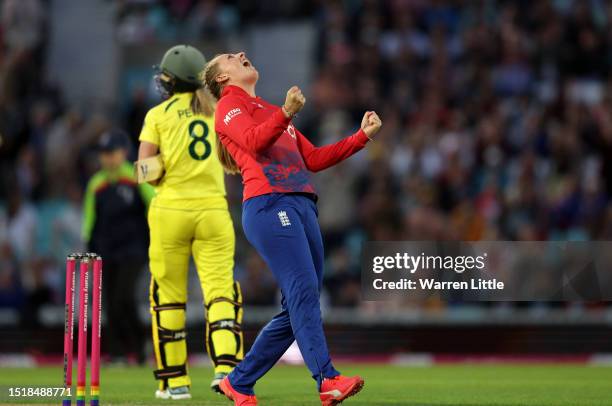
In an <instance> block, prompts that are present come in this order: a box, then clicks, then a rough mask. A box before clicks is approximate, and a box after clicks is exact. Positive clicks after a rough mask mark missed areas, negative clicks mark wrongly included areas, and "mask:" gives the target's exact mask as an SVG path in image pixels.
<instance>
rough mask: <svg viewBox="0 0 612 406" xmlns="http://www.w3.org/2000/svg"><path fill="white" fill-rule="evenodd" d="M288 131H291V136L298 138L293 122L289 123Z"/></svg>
mask: <svg viewBox="0 0 612 406" xmlns="http://www.w3.org/2000/svg"><path fill="white" fill-rule="evenodd" d="M287 132H288V133H289V135H290V136H291V138H293V139H294V140H296V139H297V137H296V136H295V127H294V126H293V124H289V125H288V126H287Z"/></svg>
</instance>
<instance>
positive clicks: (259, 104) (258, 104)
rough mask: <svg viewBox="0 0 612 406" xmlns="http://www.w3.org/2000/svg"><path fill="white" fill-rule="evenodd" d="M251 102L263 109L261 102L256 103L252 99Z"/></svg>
mask: <svg viewBox="0 0 612 406" xmlns="http://www.w3.org/2000/svg"><path fill="white" fill-rule="evenodd" d="M251 104H254V105H256V106H257V107H258V108H260V109H263V108H264V106H263V104H261V103H257V102H254V101H252V102H251Z"/></svg>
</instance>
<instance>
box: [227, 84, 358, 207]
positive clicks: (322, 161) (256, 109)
mask: <svg viewBox="0 0 612 406" xmlns="http://www.w3.org/2000/svg"><path fill="white" fill-rule="evenodd" d="M215 130H216V132H217V136H218V137H219V140H220V141H221V142H222V143H223V145H224V146H225V148H227V150H228V151H229V153H230V154H231V155H232V157H233V158H234V160H235V161H236V163H237V164H238V167H239V168H240V172H241V173H242V183H243V185H244V192H243V201H244V200H247V199H250V198H251V197H255V196H259V195H264V194H268V193H295V192H301V193H313V194H314V193H316V192H315V189H314V187H313V186H312V184H311V182H310V173H309V171H310V172H317V171H320V170H323V169H325V168H329V167H330V166H333V165H335V164H337V163H338V162H340V161H342V160H344V159H346V158H348V157H349V156H351V155H353V154H354V153H356V152H357V151H359V150H361V149H362V148H363V147H364V146H365V144H366V143H367V142H368V140H369V139H368V137H367V136H366V134H365V133H364V132H363V130H361V129H360V130H359V131H357V132H356V133H355V134H353V135H351V136H349V137H346V138H344V139H342V140H340V141H338V142H336V143H334V144H330V145H326V146H324V147H315V146H314V145H312V143H311V142H310V141H308V139H307V138H306V137H305V136H304V135H303V134H302V133H300V132H299V131H298V130H297V129H296V128H295V127H294V126H293V125H292V124H291V120H290V119H288V118H286V117H285V115H284V114H283V112H282V110H281V108H280V107H278V106H275V105H272V104H270V103H268V102H266V101H265V100H263V99H262V98H260V97H251V96H249V94H248V93H247V92H245V91H244V90H242V89H241V88H239V87H237V86H231V85H230V86H226V87H225V88H224V89H223V93H222V94H221V99H220V100H219V103H218V104H217V110H216V112H215Z"/></svg>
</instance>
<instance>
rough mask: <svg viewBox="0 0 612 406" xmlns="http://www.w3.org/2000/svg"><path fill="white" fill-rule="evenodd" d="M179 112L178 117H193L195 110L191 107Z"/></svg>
mask: <svg viewBox="0 0 612 406" xmlns="http://www.w3.org/2000/svg"><path fill="white" fill-rule="evenodd" d="M177 113H178V118H189V117H193V112H192V111H191V109H182V110H177Z"/></svg>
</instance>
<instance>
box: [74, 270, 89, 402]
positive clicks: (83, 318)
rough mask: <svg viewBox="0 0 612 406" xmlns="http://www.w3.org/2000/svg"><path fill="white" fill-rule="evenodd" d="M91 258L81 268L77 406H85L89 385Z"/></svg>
mask: <svg viewBox="0 0 612 406" xmlns="http://www.w3.org/2000/svg"><path fill="white" fill-rule="evenodd" d="M89 262H90V260H89V258H83V259H82V260H81V266H80V268H81V269H80V275H79V276H80V286H79V338H78V340H79V341H78V359H77V363H78V365H77V406H85V386H86V384H87V301H88V293H89Z"/></svg>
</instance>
